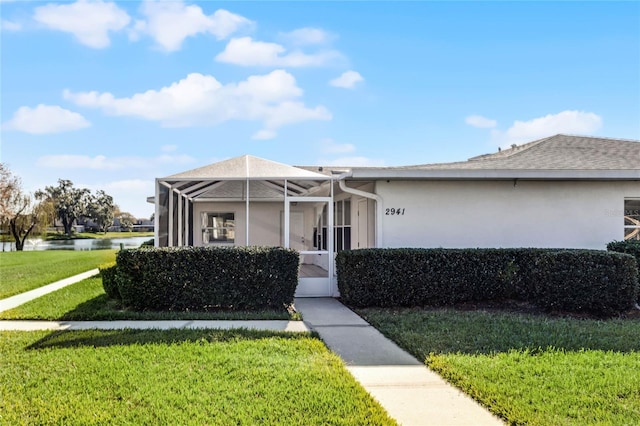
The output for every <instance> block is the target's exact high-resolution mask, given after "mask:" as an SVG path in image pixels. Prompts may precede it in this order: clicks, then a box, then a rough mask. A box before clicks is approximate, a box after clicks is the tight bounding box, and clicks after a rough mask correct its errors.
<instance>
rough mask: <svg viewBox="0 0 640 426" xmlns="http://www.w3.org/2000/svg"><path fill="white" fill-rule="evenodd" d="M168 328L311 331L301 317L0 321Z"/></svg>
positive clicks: (34, 326) (31, 326)
mask: <svg viewBox="0 0 640 426" xmlns="http://www.w3.org/2000/svg"><path fill="white" fill-rule="evenodd" d="M127 328H130V329H136V330H150V329H157V330H169V329H172V328H181V329H203V328H217V329H222V330H230V329H234V328H247V329H251V330H271V331H292V332H303V331H310V329H309V327H308V326H307V325H306V324H305V323H304V322H302V321H287V320H266V321H265V320H244V321H226V320H178V321H174V320H171V321H0V330H12V331H34V330H90V329H97V330H124V329H127Z"/></svg>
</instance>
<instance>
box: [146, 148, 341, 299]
mask: <svg viewBox="0 0 640 426" xmlns="http://www.w3.org/2000/svg"><path fill="white" fill-rule="evenodd" d="M332 183H333V180H332V177H331V176H328V175H324V174H321V173H316V172H313V171H309V170H305V169H301V168H297V167H293V166H289V165H285V164H281V163H277V162H273V161H269V160H265V159H262V158H258V157H253V156H249V155H245V156H242V157H236V158H232V159H229V160H225V161H222V162H219V163H214V164H211V165H208V166H204V167H200V168H197V169H194V170H189V171H186V172H183V173H178V174H175V175H171V176H167V177H164V178H159V179H156V195H155V200H156V212H155V217H156V241H155V244H156V246H159V247H172V246H203V245H204V246H232V245H236V246H238V245H240V246H249V245H261V246H279V247H286V248H293V249H296V250H298V251H299V252H300V259H301V268H300V285H299V286H298V291H297V293H296V295H297V296H330V295H332V294H333V293H334V292H335V291H334V289H333V287H334V285H333V284H332V283H331V278H332V277H333V256H330V255H329V254H330V253H333V243H334V241H333V238H327V235H329V236H331V235H333V221H334V217H333V215H334V209H333V184H332Z"/></svg>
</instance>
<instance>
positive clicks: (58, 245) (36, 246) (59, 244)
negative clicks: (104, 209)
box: [0, 236, 153, 251]
mask: <svg viewBox="0 0 640 426" xmlns="http://www.w3.org/2000/svg"><path fill="white" fill-rule="evenodd" d="M152 238H153V237H148V236H147V237H131V238H103V239H78V240H54V241H43V240H41V239H39V238H33V239H27V241H25V242H24V251H34V250H38V251H39V250H107V249H118V248H120V244H122V245H123V247H124V248H137V247H140V245H142V243H144V242H145V241H147V240H150V239H152ZM15 249H16V245H15V243H13V242H11V243H9V242H6V243H0V251H15Z"/></svg>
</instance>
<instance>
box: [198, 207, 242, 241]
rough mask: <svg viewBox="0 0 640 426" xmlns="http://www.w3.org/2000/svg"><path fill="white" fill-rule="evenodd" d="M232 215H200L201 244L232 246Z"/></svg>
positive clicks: (233, 224) (233, 227)
mask: <svg viewBox="0 0 640 426" xmlns="http://www.w3.org/2000/svg"><path fill="white" fill-rule="evenodd" d="M234 217H235V214H234V213H210V212H207V213H202V243H203V244H205V245H207V244H233V243H234V242H235V237H236V230H235V220H234Z"/></svg>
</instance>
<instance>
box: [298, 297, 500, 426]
mask: <svg viewBox="0 0 640 426" xmlns="http://www.w3.org/2000/svg"><path fill="white" fill-rule="evenodd" d="M295 306H296V309H297V310H298V311H299V312H301V313H302V317H303V318H304V321H305V322H306V323H308V324H309V325H310V326H311V328H312V329H313V330H314V331H316V332H317V333H318V334H319V335H320V337H321V338H322V340H323V341H324V342H325V343H326V344H327V346H328V347H329V349H331V350H332V351H334V352H335V353H336V354H338V355H339V356H340V357H341V358H342V359H343V360H344V362H345V363H346V364H347V369H348V370H349V371H350V372H351V374H352V375H353V376H354V377H355V378H356V380H358V381H359V382H360V384H362V386H363V387H364V388H365V389H366V390H367V391H368V392H369V393H370V394H371V395H372V396H373V397H374V398H375V399H377V400H378V402H380V404H381V405H382V406H383V407H384V408H385V409H386V410H387V412H388V413H389V415H390V416H391V417H393V418H395V419H396V420H397V421H398V422H399V423H400V424H402V425H416V426H423V425H424V426H427V425H437V426H448V425H452V426H453V425H474V426H483V425H503V424H504V423H503V422H502V421H501V420H500V419H498V418H497V417H494V416H493V415H492V414H491V413H489V412H488V411H487V410H486V409H485V408H483V407H482V406H480V405H479V404H478V403H477V402H475V401H474V400H473V399H471V398H470V397H468V396H467V395H465V394H464V393H462V392H460V391H459V390H457V389H456V388H455V387H453V386H451V385H450V384H448V383H447V382H445V381H444V379H442V378H441V377H440V376H438V375H437V374H436V373H434V372H433V371H431V370H429V369H428V368H427V367H426V366H425V365H424V364H423V363H421V362H419V361H418V360H417V359H415V358H414V357H412V356H411V355H409V354H408V353H406V352H405V351H403V350H402V349H400V348H399V347H398V346H397V345H396V344H395V343H393V342H392V341H391V340H389V339H387V338H386V337H384V336H383V335H382V333H380V332H379V331H378V330H376V329H375V328H373V327H372V326H371V325H369V324H368V323H367V322H366V321H365V320H363V319H362V318H360V317H359V316H358V315H356V314H355V313H354V312H353V311H351V310H350V309H348V308H347V307H345V306H344V305H343V304H341V303H340V302H338V301H337V300H335V299H331V298H319V299H296V300H295Z"/></svg>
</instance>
